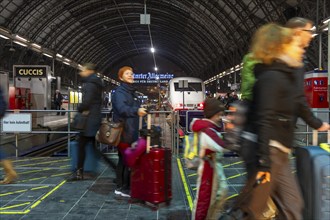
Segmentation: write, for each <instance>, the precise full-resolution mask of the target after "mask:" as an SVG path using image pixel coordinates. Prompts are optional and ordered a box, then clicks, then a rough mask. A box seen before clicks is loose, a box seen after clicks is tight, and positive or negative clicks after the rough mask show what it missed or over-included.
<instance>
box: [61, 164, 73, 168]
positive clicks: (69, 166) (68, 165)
mask: <svg viewBox="0 0 330 220" xmlns="http://www.w3.org/2000/svg"><path fill="white" fill-rule="evenodd" d="M65 167H71V165H64V166H60V168H65Z"/></svg>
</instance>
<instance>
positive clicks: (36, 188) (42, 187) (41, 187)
mask: <svg viewBox="0 0 330 220" xmlns="http://www.w3.org/2000/svg"><path fill="white" fill-rule="evenodd" d="M45 188H49V186H39V187H35V188H32V189H30V190H38V189H45Z"/></svg>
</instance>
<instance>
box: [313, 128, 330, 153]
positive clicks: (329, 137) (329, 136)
mask: <svg viewBox="0 0 330 220" xmlns="http://www.w3.org/2000/svg"><path fill="white" fill-rule="evenodd" d="M329 143H330V130H328V132H327V143H320V144H318V131H317V130H313V135H312V145H313V146H318V145H320V147H321V148H322V149H323V150H325V151H327V152H329V153H330V148H329Z"/></svg>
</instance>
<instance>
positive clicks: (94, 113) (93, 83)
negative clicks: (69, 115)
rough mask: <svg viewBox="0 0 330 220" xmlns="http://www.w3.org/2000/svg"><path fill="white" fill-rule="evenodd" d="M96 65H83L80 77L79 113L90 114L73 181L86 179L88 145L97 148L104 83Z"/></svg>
mask: <svg viewBox="0 0 330 220" xmlns="http://www.w3.org/2000/svg"><path fill="white" fill-rule="evenodd" d="M95 69H96V67H95V65H94V64H92V63H86V64H84V65H83V67H82V69H81V71H80V73H79V75H80V76H81V77H82V82H83V86H82V102H81V103H80V104H79V105H78V112H80V113H82V112H88V119H87V122H86V126H85V129H84V130H83V131H81V132H80V134H79V139H78V145H79V149H78V163H77V171H76V175H75V177H74V178H73V180H83V179H84V169H83V168H84V162H85V157H86V145H87V144H92V145H93V149H94V150H96V146H95V135H96V132H97V131H98V130H99V128H100V125H101V120H102V115H101V109H102V90H103V82H102V80H101V79H100V78H99V77H98V76H97V75H96V72H95Z"/></svg>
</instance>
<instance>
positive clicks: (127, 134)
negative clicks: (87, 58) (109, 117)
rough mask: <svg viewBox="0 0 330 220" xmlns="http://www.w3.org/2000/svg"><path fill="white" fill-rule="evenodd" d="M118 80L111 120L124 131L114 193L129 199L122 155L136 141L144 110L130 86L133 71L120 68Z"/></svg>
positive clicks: (126, 169) (120, 144)
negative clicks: (140, 117) (122, 127)
mask: <svg viewBox="0 0 330 220" xmlns="http://www.w3.org/2000/svg"><path fill="white" fill-rule="evenodd" d="M118 78H119V79H120V81H121V84H120V86H118V87H117V89H116V91H115V93H114V94H113V97H112V107H113V120H114V122H120V121H121V122H124V130H123V132H122V135H121V140H120V143H119V145H118V156H119V161H118V166H117V171H116V175H117V189H116V190H115V193H116V194H117V195H121V196H124V197H129V181H130V180H129V176H130V173H129V169H128V167H127V166H125V165H124V163H123V153H124V151H125V149H126V148H128V147H130V146H131V144H132V143H133V142H134V141H136V140H137V139H138V136H139V131H138V130H139V116H144V115H146V114H147V113H146V109H145V108H140V105H141V103H140V101H139V99H138V94H137V93H136V92H135V88H134V87H133V86H132V84H133V81H134V78H133V69H132V68H131V67H128V66H124V67H122V68H121V69H120V70H119V71H118Z"/></svg>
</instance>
